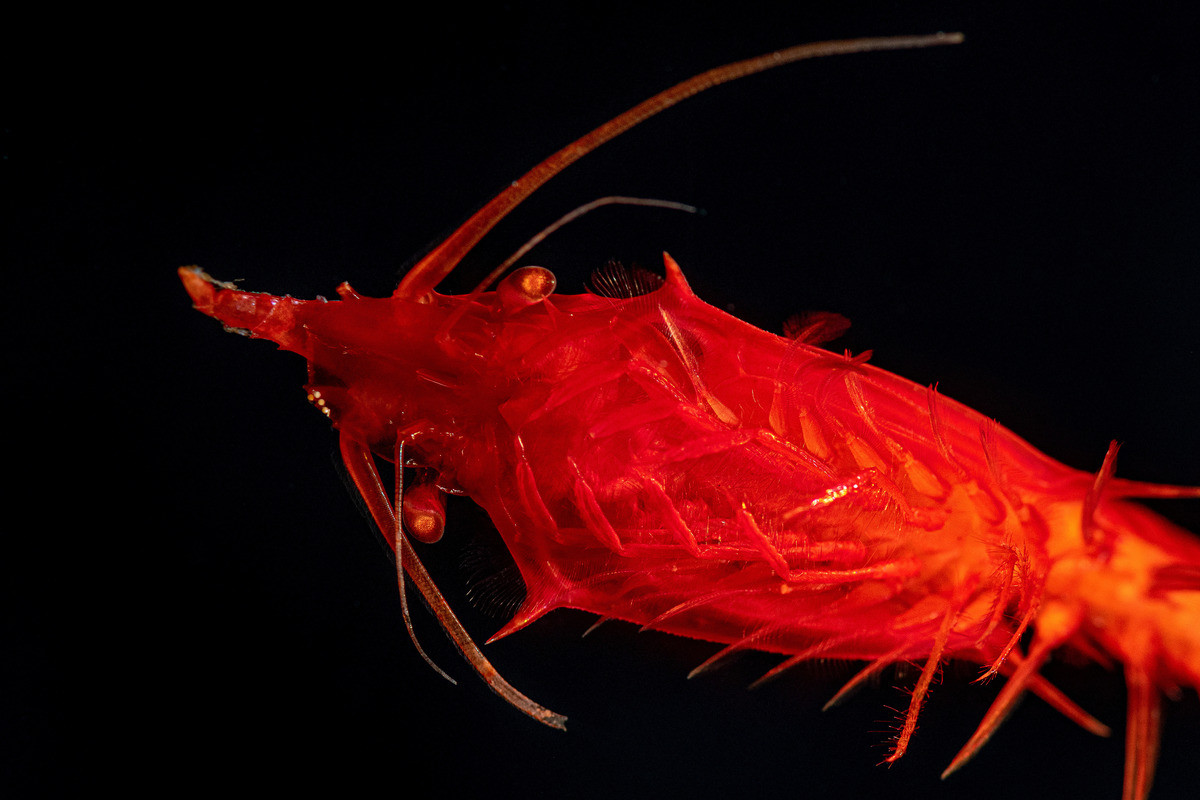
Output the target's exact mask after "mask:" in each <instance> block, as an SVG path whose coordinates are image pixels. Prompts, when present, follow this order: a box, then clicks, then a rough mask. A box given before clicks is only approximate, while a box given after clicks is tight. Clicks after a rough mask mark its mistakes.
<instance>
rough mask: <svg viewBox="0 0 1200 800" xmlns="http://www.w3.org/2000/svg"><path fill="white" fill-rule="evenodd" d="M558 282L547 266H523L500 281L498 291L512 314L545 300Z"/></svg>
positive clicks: (504, 305)
mask: <svg viewBox="0 0 1200 800" xmlns="http://www.w3.org/2000/svg"><path fill="white" fill-rule="evenodd" d="M557 284H558V281H557V279H555V277H554V273H553V272H551V271H550V270H548V269H546V268H545V267H521V268H520V269H518V270H516V271H515V272H513V273H512V274H511V275H509V276H508V277H506V278H505V279H504V280H502V281H500V286H499V287H497V289H496V293H497V295H499V298H500V305H501V307H502V308H503V309H504V311H505V313H508V314H512V313H514V312H517V311H520V310H521V309H523V308H528V307H529V306H531V305H533V304H534V303H538V302H541V301H542V300H545V299H546V298H547V297H549V296H550V295H552V294H554V287H555V286H556V285H557Z"/></svg>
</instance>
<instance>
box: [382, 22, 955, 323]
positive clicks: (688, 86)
mask: <svg viewBox="0 0 1200 800" xmlns="http://www.w3.org/2000/svg"><path fill="white" fill-rule="evenodd" d="M962 41H963V35H962V34H961V33H934V34H930V35H926V36H889V37H880V38H875V39H842V40H838V41H832V42H817V43H814V44H802V45H797V46H796V47H789V48H787V49H786V50H778V51H776V52H772V53H767V54H765V55H761V56H758V57H756V58H748V59H746V60H744V61H737V62H734V63H733V64H726V65H725V66H723V67H716V68H714V69H710V70H708V71H707V72H702V73H700V74H699V75H696V76H694V77H692V78H689V79H688V80H686V81H683V82H682V83H679V84H676V85H675V86H672V87H671V88H670V89H667V90H665V91H662V92H659V93H658V94H656V95H654V96H653V97H651V98H650V99H649V100H645V101H643V102H641V103H638V104H637V105H636V106H634V107H633V108H631V109H629V110H628V111H626V112H625V113H624V114H621V115H620V116H618V117H615V118H613V119H611V120H609V121H608V122H606V123H604V124H603V125H601V126H600V127H598V128H596V129H595V130H593V131H592V132H591V133H588V134H586V135H584V136H582V137H581V138H579V139H576V140H575V141H574V142H572V143H571V144H569V145H567V146H566V147H564V148H563V149H561V150H559V151H558V152H557V153H555V154H554V155H552V156H550V157H549V158H547V159H546V160H545V161H543V162H541V163H540V164H538V165H537V166H535V167H534V168H533V169H531V170H529V172H527V173H525V175H523V176H522V177H521V178H520V179H519V180H516V181H513V182H512V183H511V184H510V185H509V186H508V188H506V189H505V190H504V191H502V192H501V193H500V194H498V195H496V196H495V197H494V198H492V200H491V201H489V202H488V203H487V205H485V206H484V207H483V208H481V209H479V210H478V211H476V212H475V213H474V214H472V215H471V217H470V219H468V220H467V221H466V222H464V223H463V224H462V226H461V227H459V229H458V230H456V231H455V232H454V233H452V234H450V236H449V237H448V238H447V239H446V240H445V241H444V242H442V243H441V244H440V245H438V246H437V247H435V248H434V249H433V250H432V251H431V252H430V253H429V254H427V255H426V256H425V257H424V258H422V259H421V260H420V261H419V262H417V265H416V266H415V267H413V268H412V270H410V271H409V273H408V274H407V275H405V276H404V278H403V280H401V281H400V285H399V286H397V287H396V291H395V292H394V293H393V296H394V297H403V298H408V299H414V300H415V299H418V298H421V297H424V296H425V295H427V294H428V293H429V292H431V291H433V290H434V288H436V287H437V285H438V284H439V283H441V282H442V279H443V278H445V277H446V276H447V275H449V274H450V273H451V272H452V271H453V270H454V268H455V267H456V266H458V262H459V261H461V260H462V258H463V256H465V255H466V254H467V253H469V252H470V251H471V248H473V247H474V246H475V245H476V244H477V243H478V242H479V240H480V239H482V238H483V237H484V235H485V234H486V233H487V232H488V231H490V230H491V229H492V228H493V227H495V225H496V223H498V222H499V221H500V220H502V219H504V217H506V216H507V215H508V212H510V211H512V210H513V209H514V208H516V206H517V205H518V204H519V203H521V202H522V201H523V200H524V199H525V198H527V197H529V195H531V194H533V193H534V192H535V191H536V190H537V189H538V188H540V187H541V186H542V184H544V183H546V181H548V180H550V179H551V178H553V177H554V176H555V175H557V174H558V173H560V172H562V171H563V170H564V169H566V168H567V167H568V166H570V165H571V164H573V163H574V162H576V161H578V160H579V159H580V158H582V157H583V156H585V155H587V154H588V153H590V152H591V151H593V150H595V149H596V148H597V147H599V146H600V145H602V144H604V143H605V142H607V141H609V140H611V139H613V138H615V137H617V136H619V135H620V134H622V133H624V132H625V131H627V130H629V129H630V128H632V127H633V126H635V125H637V124H638V123H640V122H644V121H645V120H647V119H649V118H650V117H652V116H654V115H655V114H657V113H659V112H660V111H663V110H665V109H667V108H670V107H671V106H673V105H675V104H676V103H678V102H679V101H681V100H685V99H687V98H689V97H691V96H693V95H695V94H699V93H700V92H702V91H704V90H705V89H710V88H712V87H713V86H718V85H720V84H722V83H727V82H729V81H732V80H736V79H738V78H744V77H746V76H747V75H753V74H755V73H757V72H763V71H765V70H768V69H772V68H774V67H779V66H783V65H784V64H791V63H793V62H796V61H802V60H804V59H808V58H820V57H823V56H833V55H843V54H850V53H866V52H870V51H873V50H902V49H906V48H914V47H934V46H937V45H944V44H959V43H961V42H962Z"/></svg>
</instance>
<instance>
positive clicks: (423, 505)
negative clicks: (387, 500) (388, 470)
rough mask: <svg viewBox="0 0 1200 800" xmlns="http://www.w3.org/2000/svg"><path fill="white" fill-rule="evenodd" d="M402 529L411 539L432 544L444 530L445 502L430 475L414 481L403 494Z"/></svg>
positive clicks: (440, 536)
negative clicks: (403, 528)
mask: <svg viewBox="0 0 1200 800" xmlns="http://www.w3.org/2000/svg"><path fill="white" fill-rule="evenodd" d="M402 505H403V511H402V513H403V515H404V527H405V528H406V529H407V530H408V532H409V533H411V534H412V536H413V538H414V539H416V540H417V541H419V542H424V543H425V544H433V543H434V542H436V541H438V540H439V539H441V538H442V532H443V531H444V530H445V529H446V501H445V499H444V498H443V496H442V493H441V491H439V490H438V488H437V485H436V484H435V483H434V482H433V476H432V475H425V476H423V477H422V478H420V479H418V480H417V481H414V482H413V483H412V484H411V485H410V486H409V487H408V488H407V489H406V490H405V492H404V500H403V502H402Z"/></svg>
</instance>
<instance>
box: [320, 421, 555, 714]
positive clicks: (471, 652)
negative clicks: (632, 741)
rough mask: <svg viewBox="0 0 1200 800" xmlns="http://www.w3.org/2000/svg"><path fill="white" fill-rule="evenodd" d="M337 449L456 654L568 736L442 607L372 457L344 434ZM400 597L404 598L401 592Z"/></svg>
mask: <svg viewBox="0 0 1200 800" xmlns="http://www.w3.org/2000/svg"><path fill="white" fill-rule="evenodd" d="M338 444H339V447H340V448H341V453H342V461H343V462H344V463H345V465H346V469H347V471H348V472H349V473H350V478H351V479H352V480H353V481H354V485H355V486H356V487H357V488H358V492H359V494H360V495H362V498H363V502H365V503H366V504H367V508H368V509H369V510H370V512H371V516H372V517H373V518H374V519H375V524H376V525H378V526H379V529H380V530H381V531H383V532H384V536H385V538H387V539H388V540H389V543H390V544H391V545H392V546H393V547H394V548H395V550H396V560H397V562H398V563H399V564H401V565H403V569H404V572H406V573H408V577H409V578H410V579H412V582H413V583H414V584H416V587H417V589H418V590H419V591H420V592H421V594H422V595H424V597H425V601H426V602H427V603H429V607H430V608H431V609H432V610H433V614H434V616H436V617H437V620H438V622H439V623H440V624H441V626H442V628H443V629H444V630H445V631H446V634H447V635H448V636H449V637H450V639H451V640H452V641H453V642H454V644H455V646H456V647H458V650H459V652H461V653H462V654H463V657H464V658H466V659H467V662H468V663H469V664H470V665H471V667H472V668H474V670H475V671H476V672H477V673H479V677H481V678H483V680H484V682H485V683H487V685H488V687H489V688H490V689H491V690H492V691H493V692H495V693H496V694H498V695H500V697H502V698H504V700H506V701H507V702H508V703H509V704H510V705H512V706H513V707H514V708H516V709H517V710H519V711H521V712H523V713H525V714H527V715H528V716H530V717H532V718H533V719H535V720H537V721H538V722H541V723H542V724H544V725H549V726H550V727H551V728H557V729H559V730H566V728H567V725H566V723H567V718H566V717H564V716H563V715H561V714H556V713H554V712H553V711H551V710H550V709H548V708H544V707H543V706H540V705H538V704H537V703H535V702H534V701H532V700H530V699H529V698H528V697H526V696H525V695H523V694H521V692H519V691H517V690H516V689H515V688H513V686H512V685H511V684H510V683H509V682H508V681H506V680H504V678H502V677H501V676H500V673H499V672H497V671H496V668H495V667H493V666H492V663H491V662H490V661H488V660H487V657H486V656H484V655H483V653H482V652H480V650H479V647H478V645H476V644H475V642H474V640H473V639H471V635H470V634H469V633H467V631H466V629H465V628H463V626H462V623H461V622H459V621H458V617H456V616H454V611H452V610H451V608H450V605H449V603H447V602H446V598H445V597H443V596H442V593H441V592H440V591H438V588H437V586H436V585H435V584H434V582H433V578H432V577H430V575H429V573H428V572H427V571H426V570H425V566H424V565H423V564H422V563H421V560H420V558H418V556H417V552H416V551H415V550H413V547H412V545H411V544H409V542H408V539H407V538H406V537H405V536H404V535H403V532H402V531H401V530H400V522H399V517H398V516H397V513H396V510H395V508H393V507H392V503H391V500H389V499H388V495H387V491H386V490H385V489H384V488H383V482H382V481H381V480H380V478H379V471H378V470H377V469H376V468H375V460H374V458H373V456H372V455H371V451H370V450H369V449H367V448H366V447H365V446H364V445H362V444H360V443H359V442H356V441H353V440H352V439H351V438H350V437H348V436H347V435H346V434H344V433H343V434H342V435H341V436H340V437H339V440H338ZM396 469H397V470H401V469H403V466H402V465H399V464H398V465H397V466H396ZM388 532H391V534H392V535H391V536H389V535H388ZM401 591H402V592H403V588H401ZM427 660H428V659H427ZM439 671H440V670H439Z"/></svg>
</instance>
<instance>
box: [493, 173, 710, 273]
mask: <svg viewBox="0 0 1200 800" xmlns="http://www.w3.org/2000/svg"><path fill="white" fill-rule="evenodd" d="M604 206H649V207H651V208H670V209H673V210H675V211H686V212H687V213H689V214H695V213H697V212H698V211H700V209H698V208H696V207H695V206H689V205H688V204H687V203H677V202H675V201H674V200H655V199H654V198H652V197H623V196H621V195H609V196H608V197H600V198H597V199H595V200H593V201H592V202H590V203H584V204H583V205H581V206H579V207H578V208H576V209H575V210H573V211H568V212H567V213H566V214H563V215H562V216H561V217H559V218H558V219H556V220H555V221H554V222H552V223H550V224H549V225H547V226H546V227H545V228H543V229H542V230H540V231H538V232H537V233H536V234H534V235H533V236H531V237H530V238H529V241H527V242H526V243H525V244H523V245H521V247H520V248H519V249H518V250H517V252H515V253H513V254H512V255H511V256H509V257H508V258H506V259H504V261H503V263H501V264H500V266H498V267H496V268H495V269H494V270H492V271H491V272H489V273H488V275H487V277H486V278H484V279H483V280H481V281H480V282H479V285H478V286H476V287H475V289H474V291H473V292H472V294H474V293H475V292H483V291H486V290H487V288H488V287H489V286H491V285H492V284H493V283H495V282H496V280H497V279H499V277H500V276H501V275H503V274H504V273H505V272H507V271H508V268H509V267H511V266H512V265H513V264H515V263H517V262H518V261H520V260H521V258H523V257H524V255H525V254H526V253H528V252H529V251H530V250H532V249H533V248H535V247H537V246H538V245H539V244H541V243H542V242H543V241H544V240H545V239H546V237H547V236H549V235H550V234H552V233H554V232H555V231H557V230H558V229H559V228H561V227H562V226H563V225H566V224H567V223H569V222H574V221H575V220H577V219H579V218H580V217H582V216H583V215H584V214H587V213H589V212H591V211H595V210H596V209H597V208H602V207H604Z"/></svg>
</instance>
